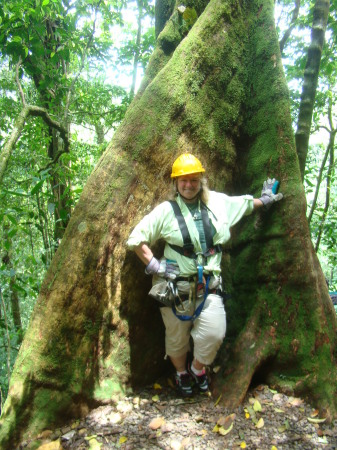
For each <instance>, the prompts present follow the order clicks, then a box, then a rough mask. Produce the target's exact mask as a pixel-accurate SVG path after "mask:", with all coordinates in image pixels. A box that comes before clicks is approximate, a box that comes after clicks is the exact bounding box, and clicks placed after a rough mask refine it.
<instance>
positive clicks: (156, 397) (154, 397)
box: [152, 395, 159, 403]
mask: <svg viewBox="0 0 337 450" xmlns="http://www.w3.org/2000/svg"><path fill="white" fill-rule="evenodd" d="M152 401H153V402H155V403H156V402H159V395H154V396H153V397H152Z"/></svg>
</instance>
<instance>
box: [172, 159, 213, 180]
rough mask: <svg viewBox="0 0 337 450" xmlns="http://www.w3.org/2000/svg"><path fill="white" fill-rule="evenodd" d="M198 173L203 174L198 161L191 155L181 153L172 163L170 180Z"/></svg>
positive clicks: (203, 170)
mask: <svg viewBox="0 0 337 450" xmlns="http://www.w3.org/2000/svg"><path fill="white" fill-rule="evenodd" d="M200 172H205V169H204V168H203V167H202V164H201V162H200V161H199V159H198V158H196V157H195V156H193V155H191V153H183V154H182V155H180V156H178V158H177V159H176V160H175V161H174V163H173V166H172V173H171V178H176V177H181V176H182V175H189V174H191V173H200Z"/></svg>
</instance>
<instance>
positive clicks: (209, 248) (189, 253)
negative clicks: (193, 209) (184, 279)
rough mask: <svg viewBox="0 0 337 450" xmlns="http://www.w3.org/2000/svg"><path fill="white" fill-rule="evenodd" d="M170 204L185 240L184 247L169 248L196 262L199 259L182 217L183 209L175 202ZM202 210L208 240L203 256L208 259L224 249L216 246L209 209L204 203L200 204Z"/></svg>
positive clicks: (171, 245)
mask: <svg viewBox="0 0 337 450" xmlns="http://www.w3.org/2000/svg"><path fill="white" fill-rule="evenodd" d="M170 204H171V206H172V208H173V211H174V214H175V216H176V219H177V221H178V225H179V228H180V231H181V235H182V238H183V246H182V247H180V246H179V245H174V244H169V246H170V247H171V248H172V249H173V250H175V251H176V252H178V253H179V254H180V255H183V256H186V257H187V258H192V259H194V260H195V259H196V258H197V254H196V253H195V251H194V245H193V244H192V240H191V236H190V233H189V231H188V228H187V225H186V222H185V219H184V216H183V215H182V212H181V209H180V207H179V205H178V203H177V202H176V201H175V200H170ZM200 209H201V218H202V223H203V226H204V232H205V239H206V252H204V253H203V256H204V257H205V258H207V257H208V256H211V255H214V254H215V253H221V252H222V248H221V245H214V243H213V235H212V229H211V224H210V220H209V216H208V208H207V206H206V205H205V204H204V203H203V202H200Z"/></svg>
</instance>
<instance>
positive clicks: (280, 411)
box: [274, 408, 284, 413]
mask: <svg viewBox="0 0 337 450" xmlns="http://www.w3.org/2000/svg"><path fill="white" fill-rule="evenodd" d="M274 411H275V412H277V413H284V410H283V409H279V408H275V409H274Z"/></svg>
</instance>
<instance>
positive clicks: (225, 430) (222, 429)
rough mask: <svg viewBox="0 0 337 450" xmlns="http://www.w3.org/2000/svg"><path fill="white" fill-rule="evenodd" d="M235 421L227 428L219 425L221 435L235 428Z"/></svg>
mask: <svg viewBox="0 0 337 450" xmlns="http://www.w3.org/2000/svg"><path fill="white" fill-rule="evenodd" d="M233 425H234V423H233V422H232V423H231V425H230V426H229V428H227V429H225V428H224V427H219V430H218V433H219V434H221V436H226V434H228V433H229V432H230V431H232V429H233Z"/></svg>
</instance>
